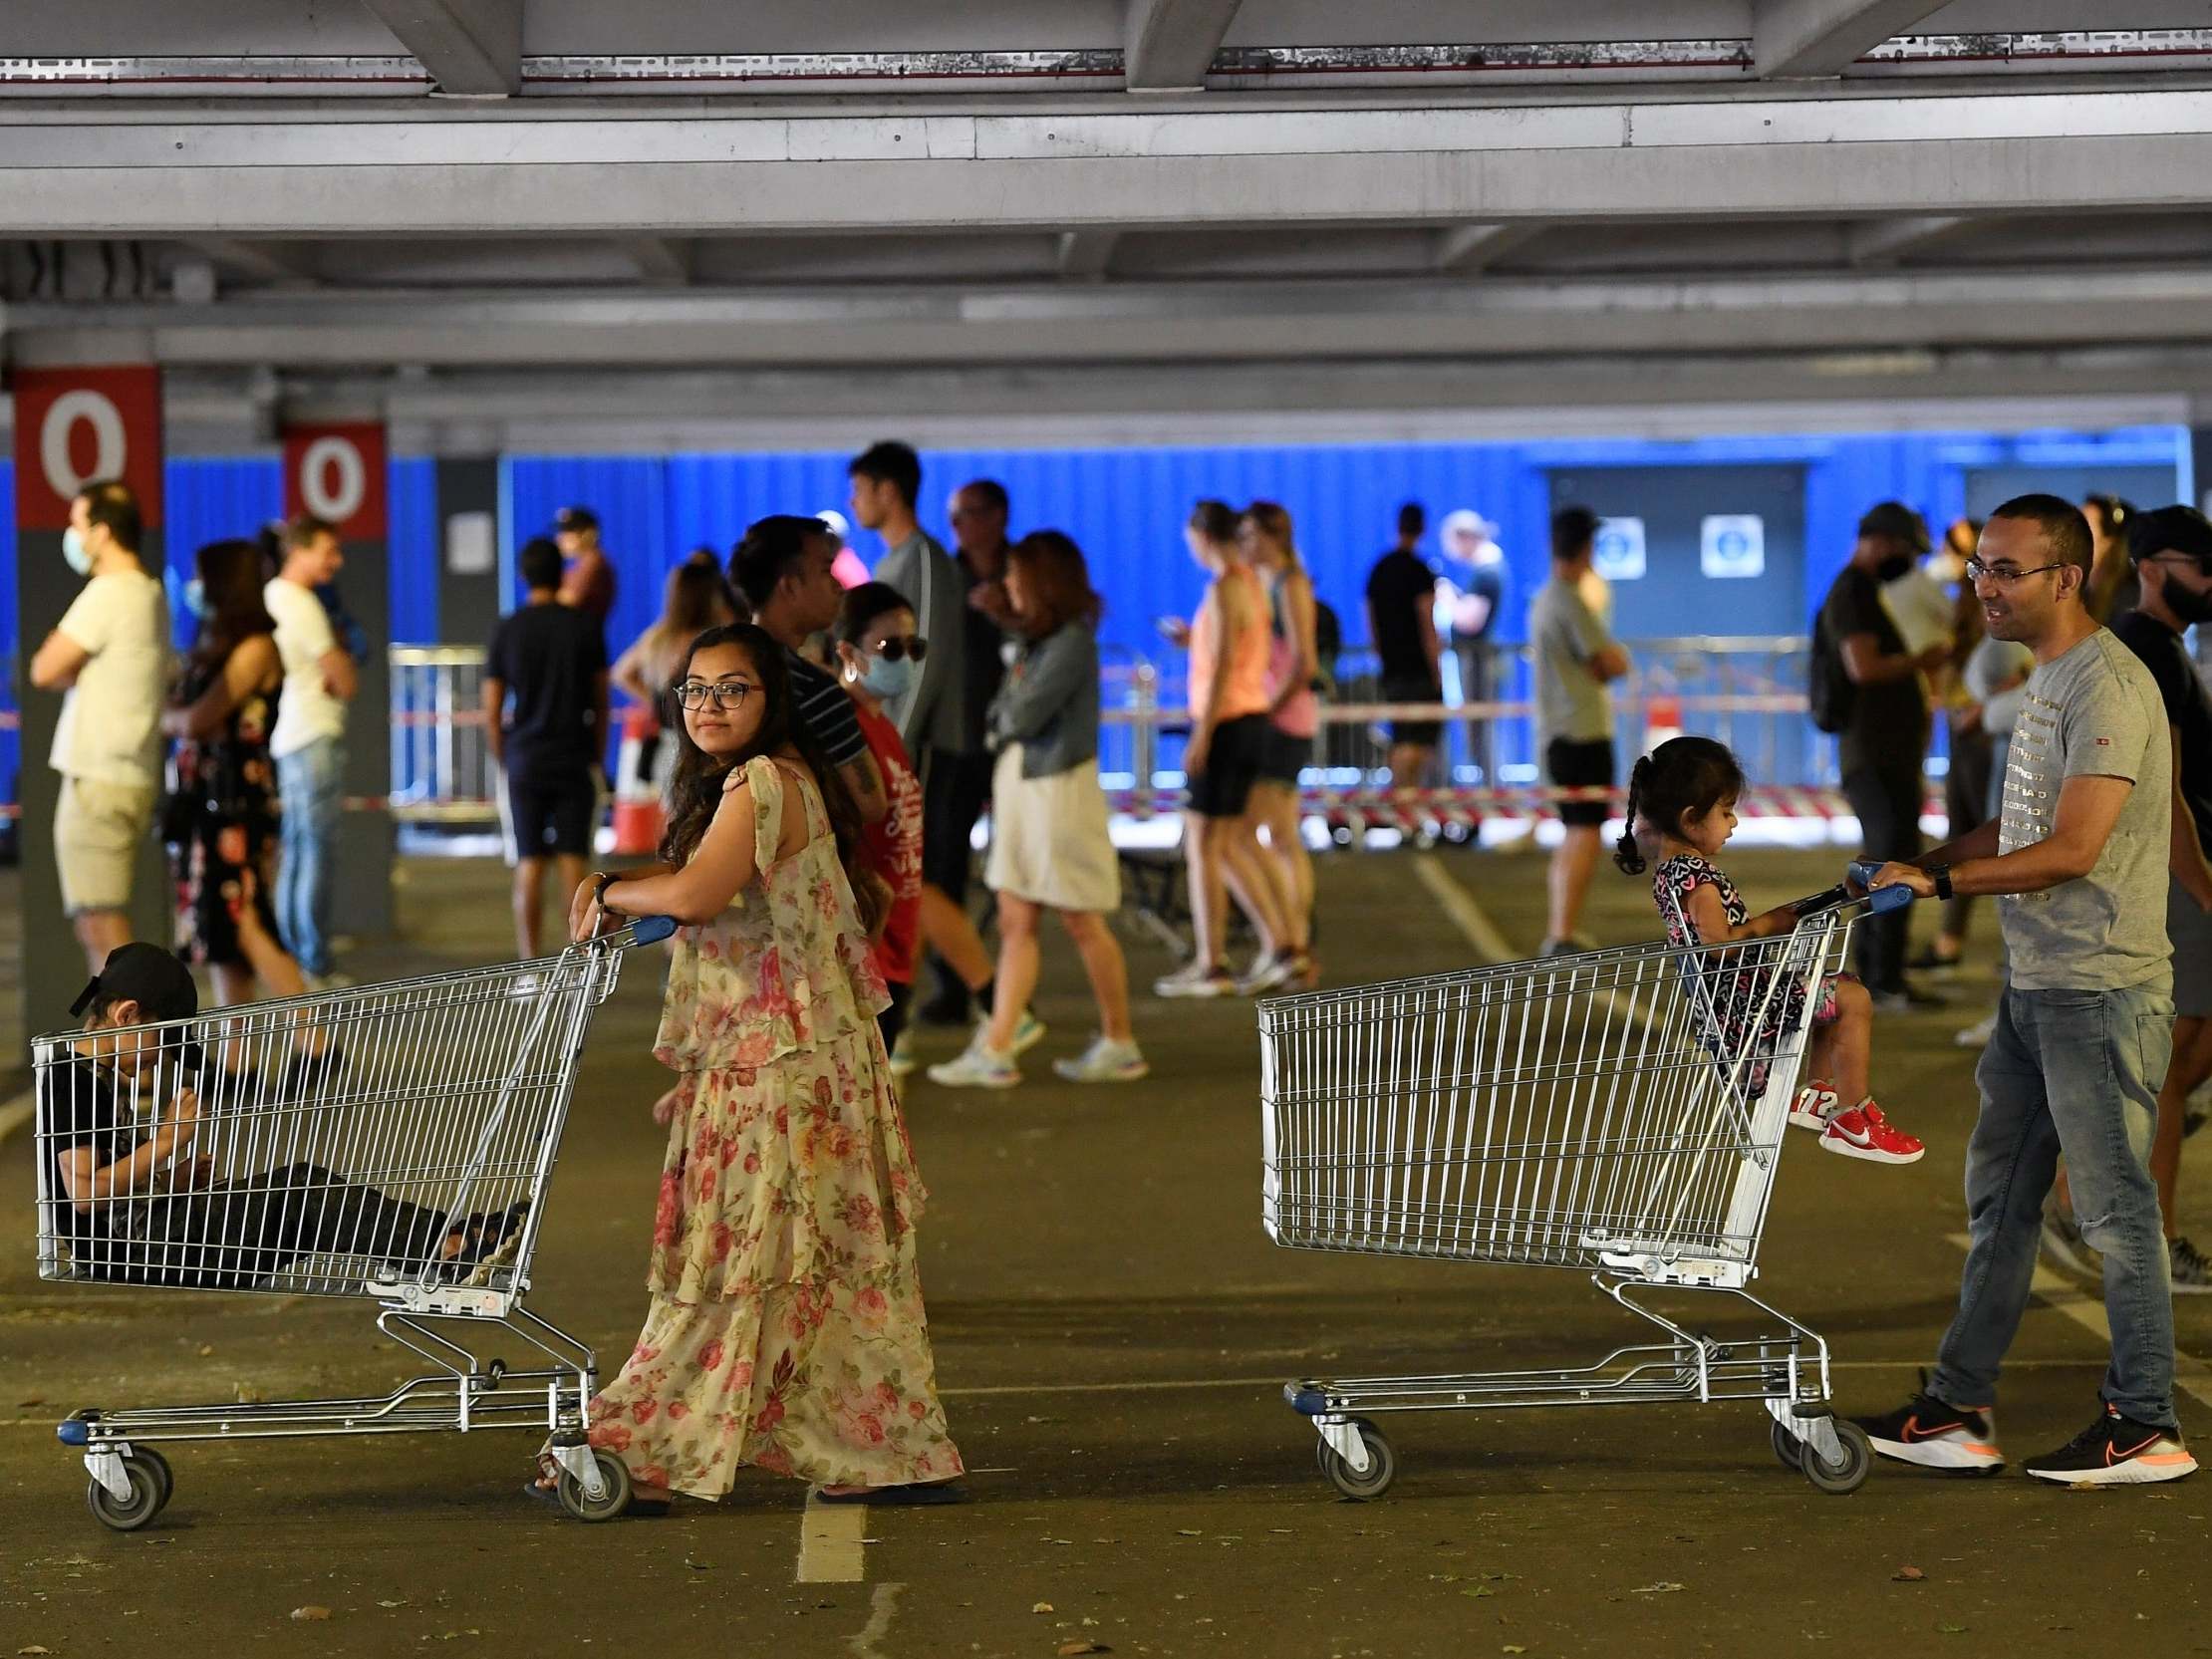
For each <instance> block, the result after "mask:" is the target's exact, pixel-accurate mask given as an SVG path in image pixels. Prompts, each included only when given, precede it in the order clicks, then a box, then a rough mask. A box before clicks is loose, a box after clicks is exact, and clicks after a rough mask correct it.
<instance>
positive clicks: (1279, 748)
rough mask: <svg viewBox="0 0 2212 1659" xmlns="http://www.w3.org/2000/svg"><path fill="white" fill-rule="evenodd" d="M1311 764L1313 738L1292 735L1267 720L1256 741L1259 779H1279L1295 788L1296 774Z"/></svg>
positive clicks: (1276, 780) (1268, 781)
mask: <svg viewBox="0 0 2212 1659" xmlns="http://www.w3.org/2000/svg"><path fill="white" fill-rule="evenodd" d="M1312 764H1313V739H1312V738H1310V737H1299V736H1295V735H1293V734H1292V733H1290V732H1287V731H1285V730H1283V729H1282V727H1280V726H1279V725H1276V724H1275V723H1274V721H1272V720H1269V721H1268V722H1267V732H1266V735H1265V737H1264V738H1263V739H1262V740H1261V742H1260V744H1259V781H1260V782H1262V783H1282V784H1287V785H1289V786H1290V787H1291V788H1293V789H1295V788H1296V787H1297V786H1298V774H1299V773H1300V772H1302V771H1304V770H1305V769H1306V767H1308V766H1310V765H1312Z"/></svg>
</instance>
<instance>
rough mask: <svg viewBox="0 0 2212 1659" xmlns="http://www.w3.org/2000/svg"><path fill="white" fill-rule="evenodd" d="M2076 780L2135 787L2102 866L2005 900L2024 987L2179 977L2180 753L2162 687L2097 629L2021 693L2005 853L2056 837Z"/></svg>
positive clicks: (2092, 986)
mask: <svg viewBox="0 0 2212 1659" xmlns="http://www.w3.org/2000/svg"><path fill="white" fill-rule="evenodd" d="M2074 777H2120V778H2126V779H2128V780H2129V781H2131V782H2132V783H2133V784H2134V785H2135V787H2134V788H2133V789H2131V790H2129V791H2128V794H2127V802H2126V804H2125V805H2124V806H2122V807H2121V808H2120V815H2119V822H2118V823H2116V824H2114V825H2113V826H2112V834H2111V837H2110V839H2108V840H2107V841H2106V842H2105V843H2104V851H2103V852H2102V853H2101V854H2100V855H2099V856H2098V858H2097V861H2096V868H2095V869H2093V870H2091V871H2090V872H2089V873H2088V874H2087V875H2085V876H2082V877H2080V878H2078V879H2077V880H2074V881H2070V882H2061V883H2060V884H2059V885H2058V886H2057V887H2051V888H2046V889H2044V891H2043V892H2041V893H2017V894H2010V895H2008V896H2006V897H2005V898H2003V899H2000V900H1999V901H1998V903H1999V906H2000V909H2001V912H2002V915H2003V918H2004V926H2005V948H2006V950H2007V951H2008V952H2010V953H2011V956H2012V982H2013V986H2014V988H2015V989H2018V990H2126V989H2129V988H2131V987H2135V986H2165V985H2170V984H2171V983H2172V980H2173V969H2172V966H2171V959H2172V947H2171V946H2170V945H2169V944H2168V943H2167V940H2166V865H2167V852H2168V845H2169V837H2170V835H2171V833H2172V822H2173V818H2172V814H2173V750H2172V746H2171V739H2170V738H2169V737H2168V736H2167V733H2166V711H2165V706H2164V704H2163V703H2161V702H2160V701H2159V698H2158V685H2157V682H2155V681H2154V680H2152V679H2151V677H2150V671H2149V670H2148V669H2146V668H2144V667H2143V665H2142V663H2141V661H2140V660H2139V659H2138V658H2137V657H2136V656H2135V654H2134V653H2133V652H2131V651H2129V650H2128V649H2127V647H2125V646H2124V645H2122V644H2120V642H2119V641H2118V640H2117V639H2115V638H2114V637H2113V636H2112V634H2111V632H2110V631H2109V630H2107V629H2102V628H2099V629H2098V630H2097V631H2096V632H2095V633H2094V634H2091V635H2090V636H2089V637H2088V638H2087V639H2085V640H2083V641H2082V642H2081V643H2080V644H2079V645H2077V646H2075V647H2074V649H2073V650H2072V651H2070V652H2068V653H2067V654H2066V655H2065V656H2064V657H2061V658H2059V659H2057V660H2056V661H2054V662H2050V663H2039V664H2038V665H2037V666H2036V671H2035V672H2034V673H2033V674H2031V675H2030V676H2029V677H2028V684H2027V686H2026V687H2024V688H2023V695H2022V701H2021V707H2020V717H2019V719H2018V720H2016V721H2015V722H2014V725H2013V746H2012V757H2011V759H2010V760H2009V761H2008V762H2007V764H2006V767H2005V798H2004V808H2003V813H2002V816H2001V818H2000V821H1999V826H1998V827H1999V835H1998V848H1999V850H2000V851H2002V852H2007V853H2011V852H2017V851H2019V850H2020V849H2021V848H2022V847H2031V846H2034V845H2035V844H2036V843H2037V842H2039V841H2048V840H2050V839H2051V831H2052V826H2053V823H2054V821H2055V820H2056V818H2057V816H2058V811H2059V791H2060V789H2061V788H2062V787H2064V785H2065V783H2066V781H2067V779H2069V778H2074Z"/></svg>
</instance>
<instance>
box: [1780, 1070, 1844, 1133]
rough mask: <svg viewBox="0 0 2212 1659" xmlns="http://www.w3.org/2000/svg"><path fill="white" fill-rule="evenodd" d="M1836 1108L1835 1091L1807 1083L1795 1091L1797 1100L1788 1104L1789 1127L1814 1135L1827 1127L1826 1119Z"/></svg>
mask: <svg viewBox="0 0 2212 1659" xmlns="http://www.w3.org/2000/svg"><path fill="white" fill-rule="evenodd" d="M1835 1106H1836V1100H1835V1091H1834V1090H1833V1089H1829V1088H1822V1087H1821V1086H1820V1085H1819V1084H1818V1083H1807V1084H1806V1085H1805V1086H1804V1087H1803V1088H1801V1089H1799V1090H1798V1091H1797V1099H1795V1100H1793V1101H1792V1102H1791V1103H1790V1127H1791V1128H1793V1129H1809V1130H1811V1131H1812V1132H1813V1133H1814V1134H1815V1135H1817V1134H1819V1133H1820V1132H1821V1131H1822V1130H1823V1129H1825V1128H1827V1126H1828V1118H1829V1117H1830V1116H1831V1115H1832V1114H1833V1113H1834V1111H1835Z"/></svg>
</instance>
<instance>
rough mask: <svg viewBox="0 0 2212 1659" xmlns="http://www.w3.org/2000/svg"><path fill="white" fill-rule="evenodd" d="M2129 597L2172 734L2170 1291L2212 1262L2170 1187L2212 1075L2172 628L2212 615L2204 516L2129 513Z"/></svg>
mask: <svg viewBox="0 0 2212 1659" xmlns="http://www.w3.org/2000/svg"><path fill="white" fill-rule="evenodd" d="M2127 553H2128V557H2129V559H2130V560H2131V561H2132V562H2133V564H2134V567H2135V568H2134V578H2135V580H2134V586H2135V589H2136V598H2135V604H2134V608H2133V609H2132V610H2130V611H2128V612H2126V613H2125V614H2123V615H2121V616H2119V617H2116V618H2114V619H2113V621H2112V624H2111V629H2112V632H2113V634H2114V635H2115V636H2117V637H2118V639H2119V642H2120V643H2121V644H2122V645H2124V646H2126V647H2127V649H2128V650H2129V651H2132V652H2133V653H2134V654H2135V655H2136V656H2137V657H2138V658H2140V659H2141V660H2142V664H2143V667H2145V668H2146V669H2148V670H2150V677H2151V679H2153V680H2155V681H2156V682H2157V683H2158V695H2159V698H2160V700H2161V701H2163V702H2164V704H2165V709H2166V726H2167V732H2168V735H2169V737H2170V738H2171V740H2172V745H2173V756H2174V774H2173V831H2172V834H2173V846H2172V858H2171V862H2170V865H2169V874H2170V878H2171V879H2170V883H2169V886H2168V888H2167V894H2166V937H2167V939H2168V941H2169V942H2170V943H2171V944H2172V946H2173V1004H2174V1022H2173V1059H2172V1061H2171V1062H2170V1063H2169V1064H2168V1065H2167V1067H2166V1079H2165V1083H2164V1085H2163V1086H2162V1087H2161V1088H2160V1089H2159V1091H2158V1126H2157V1130H2156V1133H2155V1135H2154V1136H2153V1138H2152V1140H2151V1146H2150V1173H2151V1179H2152V1180H2154V1181H2155V1182H2156V1183H2157V1184H2158V1202H2159V1211H2160V1214H2161V1215H2162V1216H2163V1217H2164V1218H2165V1223H2166V1250H2167V1259H2168V1265H2169V1266H2170V1268H2171V1269H2172V1275H2173V1287H2174V1291H2175V1293H2176V1294H2177V1295H2178V1294H2182V1293H2193V1294H2198V1295H2202V1294H2205V1293H2208V1292H2212V1262H2208V1261H2207V1260H2206V1259H2205V1257H2204V1256H2203V1255H2202V1254H2201V1253H2200V1252H2199V1251H2198V1250H2197V1248H2196V1246H2195V1245H2193V1244H2190V1243H2189V1241H2188V1240H2187V1239H2186V1238H2183V1237H2182V1236H2181V1235H2180V1233H2179V1232H2178V1231H2177V1224H2178V1217H2177V1215H2176V1212H2175V1190H2176V1187H2177V1186H2178V1184H2179V1181H2180V1177H2181V1134H2182V1120H2183V1117H2184V1115H2185V1110H2186V1107H2187V1103H2188V1099H2189V1095H2190V1093H2191V1091H2193V1090H2194V1089H2195V1088H2196V1087H2197V1086H2198V1085H2199V1084H2200V1083H2202V1082H2203V1081H2204V1080H2205V1079H2206V1078H2207V1077H2212V914H2208V913H2212V860H2208V859H2207V856H2206V853H2207V849H2212V691H2206V689H2205V684H2204V681H2203V679H2202V677H2201V676H2199V675H2198V673H2197V672H2196V665H2195V664H2194V663H2192V662H2191V661H2190V660H2189V652H2188V648H2187V647H2186V646H2185V645H2183V643H2182V639H2181V637H2182V635H2183V634H2185V633H2187V632H2188V631H2189V629H2191V628H2192V627H2194V626H2196V625H2197V624H2199V623H2204V622H2212V523H2208V522H2206V520H2205V516H2204V514H2202V513H2200V512H2197V511H2196V510H2195V509H2193V508H2190V507H2160V508H2159V509H2158V510H2157V511H2155V512H2148V513H2137V514H2135V515H2133V516H2132V517H2131V518H2130V519H2129V521H2128V527H2127Z"/></svg>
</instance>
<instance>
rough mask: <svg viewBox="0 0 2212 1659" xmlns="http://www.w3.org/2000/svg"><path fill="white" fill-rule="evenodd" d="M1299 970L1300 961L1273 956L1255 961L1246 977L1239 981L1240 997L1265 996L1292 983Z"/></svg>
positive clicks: (1245, 974) (1293, 958)
mask: <svg viewBox="0 0 2212 1659" xmlns="http://www.w3.org/2000/svg"><path fill="white" fill-rule="evenodd" d="M1297 970H1298V959H1297V958H1295V957H1278V956H1274V955H1272V954H1269V955H1267V956H1263V957H1260V958H1258V959H1257V960H1256V961H1254V962H1253V963H1252V965H1251V967H1250V968H1249V969H1248V970H1247V971H1246V972H1245V973H1244V977H1243V978H1241V979H1239V980H1238V981H1237V994H1238V995H1239V996H1264V995H1265V994H1266V993H1267V992H1268V991H1270V990H1274V989H1276V988H1277V987H1279V986H1282V985H1286V984H1288V983H1289V982H1290V978H1291V975H1293V974H1294V973H1296V972H1297Z"/></svg>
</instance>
